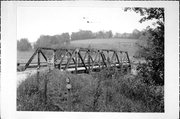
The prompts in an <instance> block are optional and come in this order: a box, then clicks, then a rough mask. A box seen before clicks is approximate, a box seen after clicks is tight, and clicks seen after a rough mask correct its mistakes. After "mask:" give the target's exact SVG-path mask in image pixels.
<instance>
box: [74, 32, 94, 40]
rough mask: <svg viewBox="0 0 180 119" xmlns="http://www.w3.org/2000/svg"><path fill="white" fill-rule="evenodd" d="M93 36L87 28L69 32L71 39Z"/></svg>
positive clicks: (90, 37)
mask: <svg viewBox="0 0 180 119" xmlns="http://www.w3.org/2000/svg"><path fill="white" fill-rule="evenodd" d="M92 38H95V37H94V34H93V33H92V31H89V30H80V31H78V32H73V33H72V34H71V40H82V39H83V40H84V39H92Z"/></svg>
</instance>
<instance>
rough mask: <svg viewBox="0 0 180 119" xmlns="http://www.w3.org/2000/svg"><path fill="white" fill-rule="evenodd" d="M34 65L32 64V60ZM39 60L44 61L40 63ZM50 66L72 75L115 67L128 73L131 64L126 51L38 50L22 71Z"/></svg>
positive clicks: (42, 48)
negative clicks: (34, 60)
mask: <svg viewBox="0 0 180 119" xmlns="http://www.w3.org/2000/svg"><path fill="white" fill-rule="evenodd" d="M35 57H36V58H37V59H36V62H35V63H32V61H33V59H35ZM41 60H44V62H42V61H41ZM47 66H50V67H51V68H57V69H59V70H66V71H70V72H72V73H90V72H97V71H100V70H101V69H103V68H106V67H116V68H118V69H119V70H120V71H122V72H124V71H130V70H131V64H130V59H129V56H128V52H126V51H117V50H109V49H90V48H58V49H53V48H44V47H41V48H38V49H37V50H36V51H35V52H34V54H33V55H32V56H31V58H30V59H29V60H28V62H27V63H26V64H25V65H24V66H23V67H24V68H23V71H24V70H27V69H28V68H38V69H39V68H41V67H47Z"/></svg>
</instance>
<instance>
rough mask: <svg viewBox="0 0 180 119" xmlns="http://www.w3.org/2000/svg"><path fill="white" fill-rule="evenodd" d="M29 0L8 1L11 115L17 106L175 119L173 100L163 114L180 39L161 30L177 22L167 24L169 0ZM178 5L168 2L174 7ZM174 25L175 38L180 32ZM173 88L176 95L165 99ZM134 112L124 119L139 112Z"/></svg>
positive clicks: (19, 110)
mask: <svg viewBox="0 0 180 119" xmlns="http://www.w3.org/2000/svg"><path fill="white" fill-rule="evenodd" d="M34 2H35V1H34ZM31 3H32V5H31ZM31 3H30V2H25V4H22V3H21V2H20V1H19V2H14V4H13V3H11V6H15V7H14V8H12V9H10V10H11V11H13V9H14V10H15V12H14V13H15V17H14V19H15V25H14V26H15V28H14V29H15V33H13V34H15V36H16V37H15V38H13V39H12V40H11V41H13V43H14V44H13V47H12V48H13V50H14V53H12V54H13V57H16V59H13V60H14V61H13V65H12V63H11V65H10V66H9V67H13V73H14V74H15V75H14V76H13V78H14V79H13V82H14V84H13V89H15V90H13V91H14V94H13V96H14V97H15V99H14V100H13V105H14V104H15V105H14V107H13V109H12V110H13V111H15V113H14V115H16V114H18V116H16V118H18V117H19V116H20V114H21V113H23V112H30V113H33V112H37V113H41V116H42V115H43V114H49V113H50V112H53V113H56V114H57V113H60V114H63V115H64V114H67V115H71V114H73V113H75V114H77V112H78V113H80V114H87V115H88V113H90V114H92V115H93V114H105V115H106V114H111V115H113V113H114V114H127V115H128V114H135V115H136V114H137V115H138V114H141V113H142V114H149V115H155V116H154V117H153V116H152V117H149V116H144V118H156V117H158V115H160V116H162V117H160V118H163V117H166V116H167V117H168V116H169V117H172V118H174V117H175V118H178V115H177V114H178V113H179V105H177V107H176V111H175V112H174V114H173V113H171V114H169V113H168V112H170V111H172V109H173V108H172V107H171V106H174V105H175V104H177V103H176V102H177V100H178V103H179V99H178V98H179V85H177V82H178V84H179V81H178V78H176V76H175V75H173V73H172V77H171V76H170V75H169V74H171V72H173V70H172V66H174V65H173V64H172V65H171V64H170V63H168V62H170V60H172V59H170V60H169V58H170V56H171V55H170V54H169V53H170V52H169V51H172V50H171V49H170V48H169V47H171V48H172V47H173V44H175V42H176V43H178V37H175V38H176V39H171V40H170V39H168V38H167V37H168V35H167V34H168V32H167V31H171V32H173V30H172V28H173V27H174V26H177V25H178V23H179V20H178V19H177V20H174V21H178V22H177V25H167V24H169V21H170V20H171V19H170V20H169V16H168V14H169V13H168V10H169V8H171V5H170V4H169V6H168V1H167V3H166V2H162V4H157V2H155V5H152V6H151V5H149V4H147V3H146V2H145V1H144V2H142V3H145V4H142V5H139V4H138V5H137V3H136V2H131V3H132V4H131V3H130V1H129V4H126V3H125V2H122V3H123V5H122V4H121V2H118V1H116V3H117V4H115V3H114V2H113V1H112V2H110V1H104V2H103V1H101V2H100V1H99V2H95V1H94V2H87V1H86V2H80V1H76V2H75V1H71V2H67V1H66V2H65V1H64V2H63V1H61V2H57V3H56V4H55V3H53V2H52V1H51V2H47V4H45V5H44V6H43V5H42V4H41V2H39V3H38V4H35V3H33V1H31ZM48 3H50V4H48ZM133 3H135V4H133ZM172 3H173V2H172ZM178 4H179V3H178V2H174V3H173V4H172V6H175V7H174V9H175V10H176V8H178V7H179V5H178ZM4 5H5V4H4ZM3 8H4V9H5V8H6V7H3ZM174 9H172V11H173V12H175V13H176V15H178V14H177V13H179V12H178V11H175V10H174ZM4 11H5V10H4ZM7 13H8V11H7ZM170 13H172V12H170ZM8 15H9V14H7V16H8ZM175 18H178V17H175ZM168 20H169V21H168ZM171 21H173V20H171ZM174 23H176V22H174ZM177 28H178V27H174V29H175V30H176V31H174V34H175V35H173V36H178V35H177V34H178V32H177V30H178V29H177ZM9 31H11V30H9ZM172 34H173V33H172ZM171 36H172V35H171ZM2 40H4V39H3V38H2ZM9 41H10V40H9ZM2 44H3V41H2ZM168 45H169V46H168ZM9 46H10V45H9ZM177 46H178V45H177ZM2 47H3V45H2ZM175 47H176V46H175ZM175 47H174V48H175ZM177 48H178V47H177ZM8 49H11V48H10V47H9V48H8ZM176 50H178V49H176ZM8 52H10V51H8ZM174 53H176V52H174ZM168 55H169V56H168ZM172 55H173V54H172ZM167 56H168V57H167ZM10 57H12V56H10ZM174 57H175V56H174ZM8 60H9V61H11V60H12V59H8ZM177 60H178V57H177ZM3 61H4V62H7V61H5V60H3V59H2V64H3ZM178 62H179V61H178ZM168 64H169V65H168ZM167 67H170V68H167ZM14 68H15V69H14ZM4 69H7V68H5V66H4ZM176 69H177V68H174V70H176ZM11 70H12V69H11ZM2 72H3V68H2ZM5 72H6V71H5ZM7 72H8V71H7ZM176 72H178V71H174V74H176ZM5 76H6V75H5V74H4V76H3V77H5ZM176 79H177V81H175V80H176ZM171 81H172V82H171ZM169 82H170V83H169ZM174 84H176V85H177V86H176V85H174ZM173 85H174V89H173ZM3 87H4V86H3ZM168 87H171V88H168ZM173 90H175V91H174V92H175V93H177V92H178V93H177V94H176V95H174V97H175V98H174V102H173V101H172V104H170V103H169V102H171V101H170V99H172V98H170V97H171V93H173V92H171V91H173ZM169 92H171V93H169ZM9 95H10V94H9ZM2 104H3V103H2ZM3 105H4V104H3ZM168 106H170V108H168ZM177 108H178V110H177ZM170 109H171V110H170ZM166 113H168V114H169V115H168V114H166ZM137 115H136V116H134V117H133V116H130V115H129V118H142V117H141V116H140V115H138V116H137ZM172 115H174V116H172ZM7 117H10V116H7ZM23 117H25V115H24V116H22V117H21V118H23ZM44 117H45V116H44ZM86 117H88V116H86ZM86 117H84V118H86ZM99 117H100V116H99ZM99 117H98V118H99ZM109 117H110V116H109ZM112 117H113V116H112ZM29 118H33V117H29ZM64 118H65V117H64ZM68 118H69V117H68ZM71 118H73V117H71ZM76 118H77V115H76ZM88 118H90V117H88ZM115 118H118V116H115Z"/></svg>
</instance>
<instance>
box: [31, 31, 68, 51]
mask: <svg viewBox="0 0 180 119" xmlns="http://www.w3.org/2000/svg"><path fill="white" fill-rule="evenodd" d="M69 42H70V35H69V33H62V34H61V35H54V36H49V35H41V36H40V37H39V39H38V40H37V41H36V43H35V44H34V49H37V48H38V47H51V48H57V47H61V46H63V45H67V44H69Z"/></svg>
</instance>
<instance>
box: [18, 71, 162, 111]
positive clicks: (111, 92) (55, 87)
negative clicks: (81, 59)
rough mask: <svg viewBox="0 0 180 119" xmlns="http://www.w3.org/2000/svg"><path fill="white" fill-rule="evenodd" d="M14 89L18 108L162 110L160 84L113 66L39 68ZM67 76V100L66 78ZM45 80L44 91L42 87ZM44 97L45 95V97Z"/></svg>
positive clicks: (26, 109) (29, 109) (33, 109)
mask: <svg viewBox="0 0 180 119" xmlns="http://www.w3.org/2000/svg"><path fill="white" fill-rule="evenodd" d="M36 77H37V75H34V76H31V77H29V78H28V79H26V80H25V81H24V82H22V83H21V84H20V85H19V87H18V89H17V110H19V111H20V110H21V111H23V110H24V111H68V104H70V105H71V111H84V112H86V111H88V112H163V111H164V102H163V89H164V88H163V87H162V86H148V85H147V84H145V83H143V82H142V79H141V77H134V76H131V75H130V74H127V75H125V76H124V75H122V74H121V73H120V72H119V71H118V70H117V69H115V68H110V69H109V68H107V69H103V70H102V71H100V72H99V73H92V74H91V75H88V74H81V75H74V74H71V73H68V72H61V71H59V70H57V69H55V70H53V71H51V72H48V71H43V72H40V78H39V83H38V82H37V79H36ZM67 77H68V78H69V79H70V82H71V85H72V88H71V91H70V97H71V98H70V103H68V90H67V88H66V84H67V83H66V79H67ZM45 81H47V93H46V96H45V94H44V91H45ZM45 97H46V98H47V99H46V100H45Z"/></svg>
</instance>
